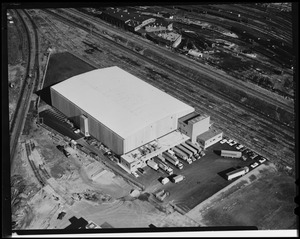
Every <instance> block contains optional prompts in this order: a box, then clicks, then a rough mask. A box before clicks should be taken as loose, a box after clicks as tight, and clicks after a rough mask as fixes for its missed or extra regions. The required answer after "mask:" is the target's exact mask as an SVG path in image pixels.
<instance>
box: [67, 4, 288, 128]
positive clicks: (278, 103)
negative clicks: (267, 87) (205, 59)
mask: <svg viewBox="0 0 300 239" xmlns="http://www.w3.org/2000/svg"><path fill="white" fill-rule="evenodd" d="M68 12H73V15H74V14H75V17H78V16H82V18H83V19H85V21H86V20H88V21H90V23H92V24H98V25H99V21H97V20H95V19H94V18H93V17H91V16H89V15H87V14H85V13H82V12H80V11H77V10H74V9H68ZM104 25H105V26H107V27H106V30H109V31H111V30H112V27H110V26H109V24H107V23H105V22H104V21H101V27H102V28H105V26H104ZM226 25H227V26H230V25H228V24H226ZM95 29H96V28H95ZM124 34H127V35H128V37H130V38H131V40H134V41H136V42H138V43H140V44H141V45H143V47H144V46H147V47H148V49H151V50H153V51H154V52H155V51H156V49H155V46H153V44H151V43H149V42H148V41H145V40H144V39H143V40H142V39H140V38H139V37H136V36H134V37H133V36H130V35H129V34H128V33H126V32H124ZM160 51H163V52H164V56H165V57H168V58H169V60H171V61H176V59H175V57H179V56H178V55H176V56H175V57H174V53H171V52H170V51H168V50H166V49H160ZM180 58H181V59H180V60H179V61H178V60H177V63H180V64H181V63H185V64H186V65H188V66H189V65H191V66H192V68H191V69H197V70H198V69H199V68H201V72H199V74H201V76H202V77H203V75H202V73H204V77H203V78H205V77H206V79H205V80H207V79H209V80H211V79H212V78H214V79H215V80H218V81H220V82H223V83H225V84H227V85H230V84H228V82H230V81H231V83H233V84H231V85H230V86H231V87H236V86H235V85H238V88H237V89H239V90H240V89H242V90H243V91H244V92H247V94H250V95H252V96H255V97H257V96H259V97H258V98H260V99H263V100H265V101H266V102H272V103H273V105H276V106H279V107H281V108H283V109H285V110H287V111H288V112H289V113H291V114H294V107H293V106H291V105H290V102H287V101H285V100H284V99H283V98H282V99H283V101H284V102H282V101H281V100H278V99H277V98H276V97H275V98H274V97H271V96H267V95H264V93H263V92H258V91H257V90H254V89H253V87H251V86H249V85H247V83H244V82H242V81H240V80H237V79H235V78H233V77H231V76H229V75H227V76H224V75H223V72H222V73H218V72H214V71H213V70H211V69H208V68H206V66H203V65H200V64H198V63H196V62H193V61H190V60H188V59H186V58H185V57H182V56H180ZM174 70H175V71H176V69H174ZM178 73H181V72H178ZM223 78H224V79H225V78H226V81H224V80H223ZM227 80H228V81H227ZM215 92H216V91H215ZM223 95H224V94H223ZM225 95H226V94H225ZM227 97H228V96H227ZM245 107H248V108H251V107H249V106H247V105H245ZM257 112H259V113H260V114H264V113H263V112H260V111H257ZM278 122H280V121H278ZM280 123H281V122H280Z"/></svg>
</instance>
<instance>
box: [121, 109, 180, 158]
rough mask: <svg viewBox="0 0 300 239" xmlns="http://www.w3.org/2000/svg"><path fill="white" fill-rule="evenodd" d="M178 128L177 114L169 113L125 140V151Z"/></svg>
mask: <svg viewBox="0 0 300 239" xmlns="http://www.w3.org/2000/svg"><path fill="white" fill-rule="evenodd" d="M176 129H177V116H176V114H173V115H169V116H167V117H165V118H163V119H161V120H159V121H157V122H155V123H153V124H151V125H149V126H148V127H145V128H143V129H141V130H138V131H137V132H134V133H133V134H132V135H131V136H129V137H127V138H126V139H125V142H124V153H127V152H129V151H131V150H133V149H136V148H137V147H140V146H142V145H144V144H146V143H148V142H150V141H152V140H154V139H157V138H159V137H161V136H163V135H165V134H168V133H169V132H171V131H174V130H176Z"/></svg>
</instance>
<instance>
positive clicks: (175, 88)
mask: <svg viewBox="0 0 300 239" xmlns="http://www.w3.org/2000/svg"><path fill="white" fill-rule="evenodd" d="M50 14H52V15H55V16H57V18H59V19H61V20H63V21H64V22H67V23H68V24H71V25H72V26H74V25H75V26H77V27H79V28H80V29H83V30H85V31H89V30H90V29H89V28H88V27H83V26H81V25H79V24H78V23H74V22H73V21H72V20H70V19H66V18H64V17H62V16H60V15H58V14H56V13H53V12H50ZM93 37H97V38H101V39H104V41H105V43H107V44H108V45H109V44H111V46H113V47H116V46H117V47H119V48H121V50H122V52H126V53H129V54H131V55H134V56H135V57H137V58H138V59H141V60H142V61H144V62H146V63H150V64H151V65H154V66H156V67H158V68H159V69H160V71H163V72H167V73H168V74H171V75H172V76H174V77H175V78H180V79H184V82H183V83H182V82H176V83H175V82H172V81H171V82H169V81H168V82H163V83H160V85H161V87H162V88H164V89H172V94H173V95H174V96H175V95H176V97H177V98H179V99H183V101H185V100H187V99H188V101H189V102H191V103H193V105H198V107H197V108H202V109H204V111H207V107H205V105H206V104H205V102H204V104H202V105H201V107H200V106H199V105H200V104H199V103H200V102H203V101H202V100H201V98H200V97H198V98H197V97H196V96H195V95H192V94H190V95H188V94H187V93H186V92H184V90H181V89H184V88H185V87H187V86H190V87H192V89H193V87H194V84H196V85H198V87H199V88H200V86H199V84H197V82H195V81H192V80H191V79H189V78H187V77H185V76H183V75H182V74H177V73H174V71H172V70H170V69H167V70H166V69H163V70H161V69H162V67H165V65H164V66H162V65H161V64H158V63H157V62H154V61H153V60H149V59H148V58H146V57H142V56H141V55H140V54H138V53H136V52H134V51H132V50H129V49H128V48H126V47H124V46H123V45H121V44H118V43H116V42H115V41H113V40H110V39H106V38H105V37H103V36H102V35H100V34H98V33H95V32H93ZM157 83H158V81H157V80H155V82H154V81H153V84H154V85H157ZM172 84H176V85H172ZM201 87H202V86H201ZM202 88H203V87H202ZM179 91H180V92H179ZM205 91H206V89H205ZM213 94H214V93H213ZM195 97H196V98H195ZM230 103H235V102H230ZM222 107H223V106H222ZM241 108H242V107H241ZM223 111H224V112H219V111H218V112H214V111H213V110H211V115H212V116H214V115H215V116H216V117H218V118H221V119H222V120H223V121H225V122H227V124H229V125H233V126H234V125H236V124H239V125H241V126H242V128H243V129H244V130H245V131H247V130H248V131H249V132H252V131H253V127H251V126H249V125H248V124H247V122H243V119H240V118H237V117H236V114H234V112H233V110H232V108H230V105H228V106H227V107H224V109H223ZM226 112H227V113H226ZM251 113H253V112H251ZM261 118H262V119H261V122H262V124H264V125H263V126H262V128H267V131H269V132H271V131H270V129H268V127H273V129H274V131H272V133H274V132H278V134H279V135H282V134H285V133H283V132H281V129H282V128H283V127H282V126H281V125H280V127H281V128H280V129H278V128H277V127H275V126H278V124H275V125H269V124H267V123H265V122H263V121H262V120H266V122H268V121H269V120H270V119H269V118H268V117H261ZM252 126H253V125H252ZM285 130H286V129H285ZM288 132H290V133H293V132H291V129H289V130H288ZM249 135H250V136H249V137H250V138H254V137H255V136H256V135H261V136H262V138H263V139H265V135H266V132H265V133H264V132H263V130H262V132H261V131H258V132H255V131H254V132H252V133H251V134H250V133H249ZM287 136H288V137H289V139H291V137H292V136H291V134H288V135H287ZM236 138H238V137H236ZM264 143H266V145H268V146H269V147H275V148H276V147H278V145H276V144H272V143H270V142H269V141H267V140H264ZM260 148H262V151H264V152H265V153H266V154H268V155H270V153H269V152H268V150H265V149H264V148H263V147H260ZM269 151H270V150H269ZM282 161H285V160H284V159H282ZM285 163H287V164H288V165H290V163H289V162H286V161H285Z"/></svg>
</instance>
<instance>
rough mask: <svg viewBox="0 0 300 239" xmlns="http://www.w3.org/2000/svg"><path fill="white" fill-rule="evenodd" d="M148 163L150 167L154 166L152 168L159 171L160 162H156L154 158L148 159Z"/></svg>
mask: <svg viewBox="0 0 300 239" xmlns="http://www.w3.org/2000/svg"><path fill="white" fill-rule="evenodd" d="M147 165H148V166H149V167H150V168H152V169H154V170H155V171H157V170H158V164H157V163H156V162H154V160H150V159H149V160H148V161H147Z"/></svg>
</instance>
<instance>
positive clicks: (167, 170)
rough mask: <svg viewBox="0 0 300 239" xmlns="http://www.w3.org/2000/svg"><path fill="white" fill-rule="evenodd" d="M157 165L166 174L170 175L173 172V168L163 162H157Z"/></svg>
mask: <svg viewBox="0 0 300 239" xmlns="http://www.w3.org/2000/svg"><path fill="white" fill-rule="evenodd" d="M158 167H159V168H161V169H162V170H163V171H165V172H166V173H167V174H169V175H171V174H173V169H172V168H171V167H169V166H167V165H165V164H164V163H158Z"/></svg>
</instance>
